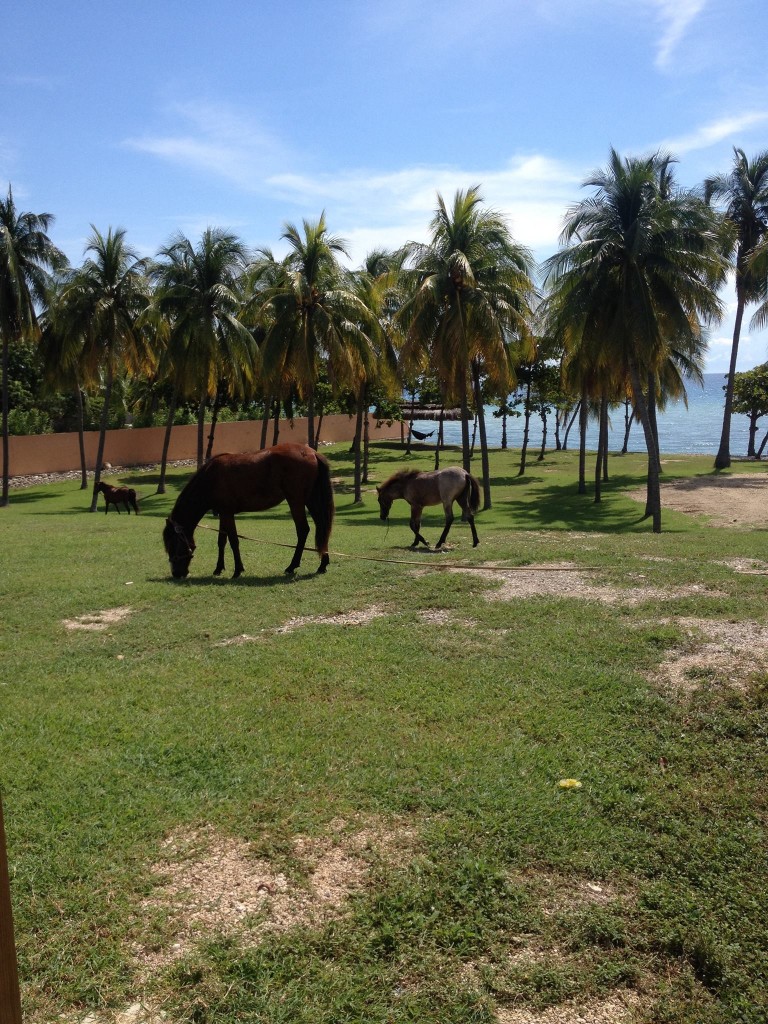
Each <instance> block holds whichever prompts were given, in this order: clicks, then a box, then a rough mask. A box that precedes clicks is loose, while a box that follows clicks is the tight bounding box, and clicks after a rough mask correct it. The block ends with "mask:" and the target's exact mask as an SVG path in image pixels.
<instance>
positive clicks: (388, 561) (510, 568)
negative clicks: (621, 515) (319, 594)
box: [197, 523, 598, 572]
mask: <svg viewBox="0 0 768 1024" xmlns="http://www.w3.org/2000/svg"><path fill="white" fill-rule="evenodd" d="M197 529H198V530H208V531H209V532H210V533H216V534H218V533H219V529H218V527H213V526H204V525H203V524H202V523H199V524H198V526H197ZM237 537H238V540H247V541H251V542H252V543H253V544H269V545H271V546H272V547H276V548H290V549H291V550H293V548H294V547H295V545H294V544H285V543H283V542H282V541H279V540H264V539H263V538H261V537H248V536H246V535H245V534H243V533H238V535H237ZM304 550H305V551H314V552H316V553H318V554H319V552H318V551H317V548H311V547H305V549H304ZM431 550H434V549H431ZM329 554H331V555H333V556H334V557H335V558H353V559H356V560H358V561H361V562H383V563H384V564H385V565H418V566H419V567H420V568H422V569H467V570H474V571H475V572H597V571H598V568H597V566H586V565H564V566H563V565H552V566H549V565H468V564H467V563H466V562H463V563H462V562H436V563H434V564H433V565H430V564H429V563H427V562H422V561H418V560H416V559H413V558H376V557H375V556H374V555H350V554H348V553H347V552H346V551H329Z"/></svg>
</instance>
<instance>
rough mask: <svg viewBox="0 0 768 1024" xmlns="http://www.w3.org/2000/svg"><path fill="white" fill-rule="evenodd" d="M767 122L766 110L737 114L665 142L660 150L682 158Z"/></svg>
mask: <svg viewBox="0 0 768 1024" xmlns="http://www.w3.org/2000/svg"><path fill="white" fill-rule="evenodd" d="M766 121H768V112H767V111H765V110H753V111H747V112H746V113H743V114H736V115H734V116H733V117H721V118H719V119H718V120H716V121H710V122H709V123H708V124H704V125H701V126H700V127H699V128H696V129H695V130H694V131H692V132H689V133H688V134H687V135H681V136H679V137H678V138H676V139H675V138H672V139H667V140H665V141H664V142H663V143H662V144H661V147H660V148H662V149H665V150H668V151H669V152H670V153H674V154H675V156H681V155H683V154H685V153H691V152H694V151H696V150H699V149H708V148H709V147H710V146H714V145H716V144H717V143H718V142H722V141H723V140H724V139H729V138H733V137H734V136H736V135H737V134H738V133H739V132H743V131H744V130H745V129H747V128H752V127H753V126H755V125H759V124H764V123H765V122H766Z"/></svg>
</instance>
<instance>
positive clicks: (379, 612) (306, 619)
mask: <svg viewBox="0 0 768 1024" xmlns="http://www.w3.org/2000/svg"><path fill="white" fill-rule="evenodd" d="M386 614H387V612H386V610H385V609H384V608H382V607H381V606H380V605H377V604H372V605H369V607H368V608H360V609H358V610H355V611H351V612H339V613H338V614H337V615H297V616H295V617H294V618H292V619H287V620H286V621H285V622H284V623H283V624H282V626H276V627H275V628H274V629H263V630H262V631H261V633H259V634H257V635H256V636H252V635H251V634H250V633H241V634H240V636H233V637H228V638H227V639H226V640H220V641H219V642H218V643H217V644H215V645H214V646H216V647H231V646H233V645H235V646H236V645H238V644H249V643H254V642H255V641H257V640H262V639H263V638H264V637H265V636H271V635H275V634H282V633H293V632H294V630H297V629H303V628H304V627H305V626H365V625H367V623H369V622H372V621H373V620H374V619H379V618H381V617H382V616H383V615H386Z"/></svg>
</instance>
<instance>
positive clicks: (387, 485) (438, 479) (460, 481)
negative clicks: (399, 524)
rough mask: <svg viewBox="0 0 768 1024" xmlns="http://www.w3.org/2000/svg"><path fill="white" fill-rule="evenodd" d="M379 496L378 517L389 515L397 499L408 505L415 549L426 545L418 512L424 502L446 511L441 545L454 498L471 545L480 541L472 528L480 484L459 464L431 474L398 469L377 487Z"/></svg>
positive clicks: (412, 545)
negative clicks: (379, 513)
mask: <svg viewBox="0 0 768 1024" xmlns="http://www.w3.org/2000/svg"><path fill="white" fill-rule="evenodd" d="M376 494H377V495H378V498H379V508H380V509H381V518H382V519H385V520H386V519H388V518H389V510H390V509H391V508H392V502H393V501H395V499H396V498H403V499H404V500H405V501H407V502H408V504H409V505H410V506H411V519H410V526H411V529H412V530H413V534H414V541H413V544H411V547H412V548H415V547H417V546H418V545H419V543H421V544H426V546H427V547H429V544H428V542H427V541H426V540H424V538H423V537H422V535H421V533H420V529H421V513H422V511H423V510H424V506H425V505H442V506H443V509H444V510H445V527H444V529H443V532H442V533H441V534H440V540H439V541H438V542H437V544H436V545H435V546H436V547H438V548H439V547H442V545H443V544H444V543H445V538H446V537H447V536H448V531H449V530H450V528H451V523H452V522H453V518H454V516H453V503H454V501H457V502H458V503H459V506H460V508H461V510H462V512H463V518H464V519H466V520H467V522H468V523H469V526H470V529H471V530H472V546H473V547H477V545H478V544H479V543H480V541H479V540H478V536H477V530H476V529H475V517H474V513H475V512H477V510H478V508H480V484H479V483H478V482H477V480H476V479H475V477H473V476H472V474H471V473H468V472H467V471H466V470H465V469H462V468H461V467H460V466H448V467H447V468H446V469H438V470H435V472H433V473H420V472H419V471H418V470H417V469H401V470H400V471H399V472H397V473H394V474H393V475H392V476H391V477H390V478H389V479H388V480H385V481H384V483H383V484H382V485H381V486H380V487H377V488H376Z"/></svg>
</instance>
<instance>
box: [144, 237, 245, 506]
mask: <svg viewBox="0 0 768 1024" xmlns="http://www.w3.org/2000/svg"><path fill="white" fill-rule="evenodd" d="M247 261H248V251H247V249H246V247H245V246H244V245H243V243H242V242H241V241H240V239H239V238H237V236H236V235H234V234H232V233H231V232H228V231H225V230H222V229H221V228H206V230H205V231H204V232H203V234H202V237H201V239H200V242H199V243H198V244H197V246H194V245H193V244H192V242H190V240H189V239H188V238H186V237H185V236H184V235H181V234H177V235H174V236H173V238H171V240H170V242H169V243H168V245H166V246H165V247H164V248H162V249H161V250H160V252H159V253H158V259H157V262H156V263H155V264H154V266H153V268H152V277H153V279H154V281H155V284H156V294H155V298H154V301H153V305H152V309H151V310H150V311H148V314H147V316H148V319H149V321H150V322H153V323H155V325H156V326H158V327H159V326H160V324H161V323H162V324H164V326H163V327H162V331H163V335H164V337H165V339H166V344H165V346H164V350H163V353H162V357H161V368H162V371H163V374H164V375H165V376H166V377H167V378H168V379H169V380H170V381H171V384H172V388H173V397H172V400H171V407H170V410H169V418H168V427H167V431H166V443H165V446H164V457H163V466H162V468H161V480H160V485H159V488H158V490H159V493H163V491H164V489H165V483H164V480H165V462H166V458H167V451H168V442H169V441H170V429H171V427H172V425H173V416H174V412H175V406H176V401H177V399H178V397H179V396H180V395H189V396H191V395H196V397H197V400H198V438H197V463H198V466H200V465H202V462H203V432H204V424H205V407H206V403H207V401H208V399H209V398H211V397H213V396H215V395H216V393H217V391H218V389H219V387H220V384H221V380H222V379H223V378H227V380H228V381H229V382H230V386H231V387H232V388H233V390H235V391H236V392H237V391H242V389H243V388H244V386H245V384H246V382H248V381H250V380H251V379H252V377H253V374H254V371H255V366H256V362H257V349H256V345H255V343H254V339H253V336H252V335H251V333H250V331H249V330H248V328H247V327H245V325H244V324H243V322H242V320H241V319H240V312H241V305H242V295H241V287H240V285H241V278H242V275H243V273H244V271H245V268H246V265H247Z"/></svg>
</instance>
